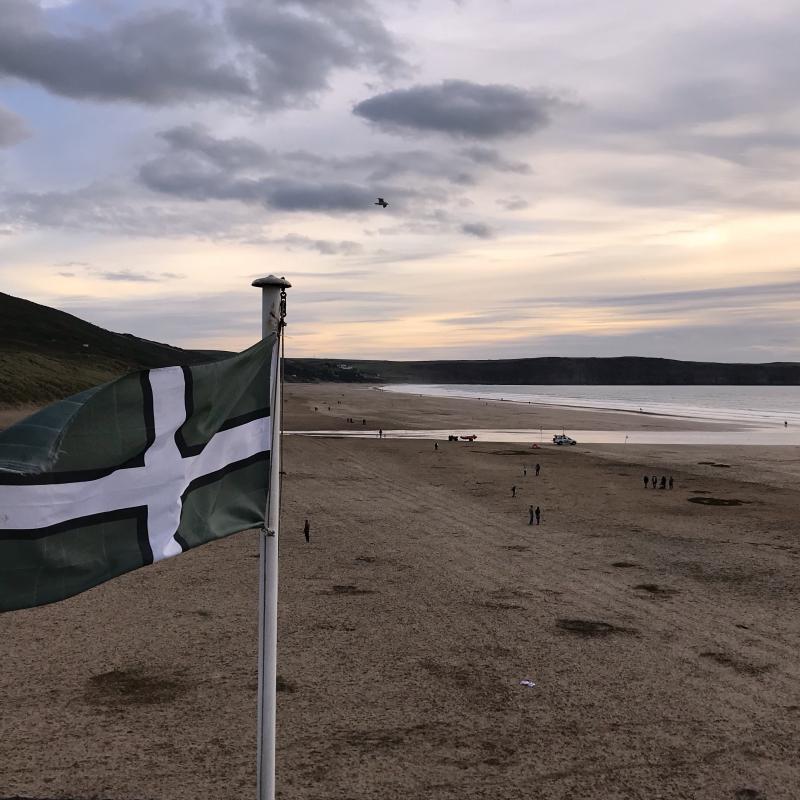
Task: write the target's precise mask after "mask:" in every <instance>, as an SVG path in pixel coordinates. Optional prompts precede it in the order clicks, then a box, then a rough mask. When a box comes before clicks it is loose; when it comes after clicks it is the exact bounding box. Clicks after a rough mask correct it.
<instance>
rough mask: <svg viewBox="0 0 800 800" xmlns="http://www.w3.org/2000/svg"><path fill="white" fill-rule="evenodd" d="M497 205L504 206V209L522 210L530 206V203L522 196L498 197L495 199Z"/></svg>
mask: <svg viewBox="0 0 800 800" xmlns="http://www.w3.org/2000/svg"><path fill="white" fill-rule="evenodd" d="M497 205H499V206H501V207H502V208H504V209H505V210H506V211H522V210H523V209H525V208H528V207H529V206H530V203H529V202H528V201H527V200H525V199H524V198H522V197H517V196H514V197H500V198H498V200H497Z"/></svg>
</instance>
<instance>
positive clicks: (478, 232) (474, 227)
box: [461, 222, 495, 239]
mask: <svg viewBox="0 0 800 800" xmlns="http://www.w3.org/2000/svg"><path fill="white" fill-rule="evenodd" d="M461 232H462V233H466V234H467V235H468V236H475V237H477V238H478V239H491V238H493V237H494V235H495V233H494V230H493V229H492V228H491V227H489V226H488V225H487V224H486V223H485V222H465V223H464V224H463V225H462V226H461Z"/></svg>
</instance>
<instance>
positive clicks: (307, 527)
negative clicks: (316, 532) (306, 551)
mask: <svg viewBox="0 0 800 800" xmlns="http://www.w3.org/2000/svg"><path fill="white" fill-rule="evenodd" d="M303 536H305V537H306V544H308V543H309V542H310V541H311V525H309V524H308V520H306V524H305V525H303Z"/></svg>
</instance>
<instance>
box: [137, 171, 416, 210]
mask: <svg viewBox="0 0 800 800" xmlns="http://www.w3.org/2000/svg"><path fill="white" fill-rule="evenodd" d="M139 176H140V178H141V180H142V182H143V183H144V185H145V186H147V187H148V188H149V189H152V190H153V191H157V192H162V193H165V194H170V195H174V196H177V197H182V198H185V199H191V200H195V201H205V200H238V201H240V202H243V203H247V204H251V205H260V206H263V207H265V208H269V209H274V210H278V211H287V212H299V211H311V212H322V213H341V212H351V211H366V210H367V209H368V208H370V206H371V204H372V201H373V199H374V197H373V192H372V191H371V190H370V189H369V188H368V187H366V186H358V185H356V184H353V183H349V182H345V181H327V182H325V181H322V182H319V181H318V182H312V181H311V180H297V179H292V178H286V177H280V176H267V177H261V178H244V177H236V176H234V175H230V174H228V173H225V172H223V171H221V170H219V169H216V168H214V167H210V166H209V165H207V164H203V163H200V162H196V161H191V160H186V159H181V158H160V159H156V160H155V161H151V162H149V163H148V164H145V165H144V166H143V167H142V168H141V169H140V171H139ZM402 194H404V195H405V196H409V195H410V194H411V193H410V192H408V191H405V192H403V193H402ZM401 202H402V197H401V196H400V195H399V194H396V195H395V196H394V198H393V203H394V204H395V205H400V204H401Z"/></svg>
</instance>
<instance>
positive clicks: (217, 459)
mask: <svg viewBox="0 0 800 800" xmlns="http://www.w3.org/2000/svg"><path fill="white" fill-rule="evenodd" d="M275 342H276V337H275V336H274V335H273V336H271V337H269V338H267V339H264V340H263V341H261V342H259V343H258V344H256V345H255V346H253V347H251V348H250V349H249V350H246V351H245V352H243V353H240V354H239V355H236V356H233V357H232V358H229V359H226V360H224V361H218V362H215V363H211V364H202V365H198V366H193V367H167V368H165V369H152V370H145V371H143V372H139V373H132V374H130V375H126V376H125V377H123V378H120V379H119V380H116V381H113V382H112V383H108V384H105V385H103V386H99V387H97V388H95V389H89V390H87V391H85V392H82V393H80V394H78V395H75V396H74V397H71V398H69V399H67V400H63V401H61V402H59V403H55V404H54V405H51V406H48V407H47V408H45V409H43V410H42V411H39V412H38V413H36V414H34V415H33V416H31V417H29V418H28V419H26V420H24V421H22V422H20V423H18V424H17V425H14V426H13V427H11V428H9V429H7V430H5V431H3V432H2V433H0V611H12V610H15V609H21V608H28V607H30V606H37V605H43V604H45V603H52V602H55V601H57V600H62V599H64V598H66V597H70V596H72V595H75V594H78V593H79V592H82V591H84V590H86V589H90V588H91V587H93V586H97V585H98V584H100V583H102V582H104V581H107V580H110V579H111V578H115V577H117V576H118V575H122V574H123V573H125V572H129V571H130V570H133V569H136V568H137V567H142V566H144V565H146V564H151V563H153V562H154V561H160V560H161V559H163V558H168V557H169V556H174V555H178V554H179V553H182V552H183V551H184V550H188V549H189V548H191V547H197V546H198V545H201V544H204V543H205V542H209V541H212V540H214V539H220V538H222V537H224V536H228V535H230V534H232V533H237V532H238V531H242V530H246V529H247V528H252V527H256V526H260V525H262V524H263V523H264V515H265V508H266V502H267V487H268V484H269V481H268V473H269V456H270V452H269V451H270V444H271V440H272V425H271V416H270V398H271V397H272V392H271V384H272V381H273V380H275V375H276V370H275V363H276V359H277V348H276V347H275Z"/></svg>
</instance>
